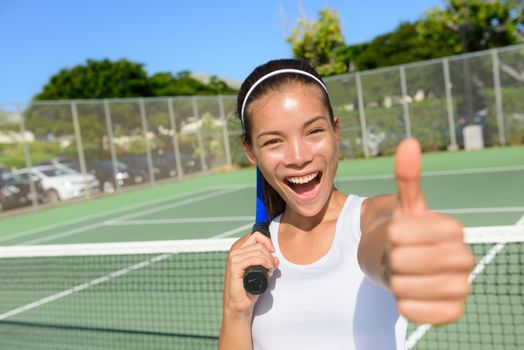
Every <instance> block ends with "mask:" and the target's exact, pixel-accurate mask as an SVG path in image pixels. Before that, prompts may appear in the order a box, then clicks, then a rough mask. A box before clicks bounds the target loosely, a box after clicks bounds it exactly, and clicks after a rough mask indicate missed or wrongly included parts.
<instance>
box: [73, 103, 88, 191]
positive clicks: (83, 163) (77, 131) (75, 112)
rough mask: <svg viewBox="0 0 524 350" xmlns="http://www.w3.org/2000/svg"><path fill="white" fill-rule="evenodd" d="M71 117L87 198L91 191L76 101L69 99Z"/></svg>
mask: <svg viewBox="0 0 524 350" xmlns="http://www.w3.org/2000/svg"><path fill="white" fill-rule="evenodd" d="M70 106H71V117H72V118H73V128H74V130H75V139H76V152H77V154H78V163H80V171H81V172H82V176H83V178H84V191H85V194H86V198H89V197H90V196H91V192H90V191H89V186H87V167H86V160H85V157H84V146H83V144H82V134H81V132H80V123H79V122H78V110H77V108H76V102H75V101H71V102H70Z"/></svg>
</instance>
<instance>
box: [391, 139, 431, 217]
mask: <svg viewBox="0 0 524 350" xmlns="http://www.w3.org/2000/svg"><path fill="white" fill-rule="evenodd" d="M421 158H422V157H421V150H420V144H419V142H418V141H417V140H416V139H414V138H408V139H405V140H404V141H402V142H401V143H400V145H399V146H398V148H397V155H396V158H395V178H396V181H397V191H398V197H399V201H400V209H401V211H402V213H404V214H419V213H421V212H424V211H426V209H427V206H426V201H425V200H424V195H423V194H422V191H421V190H420V172H421V168H422V166H421V163H422V160H421Z"/></svg>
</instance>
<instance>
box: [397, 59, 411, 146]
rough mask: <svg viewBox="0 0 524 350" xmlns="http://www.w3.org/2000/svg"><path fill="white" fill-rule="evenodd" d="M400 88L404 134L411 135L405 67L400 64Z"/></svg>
mask: <svg viewBox="0 0 524 350" xmlns="http://www.w3.org/2000/svg"><path fill="white" fill-rule="evenodd" d="M400 89H401V91H402V109H403V110H404V123H405V124H406V136H407V137H411V118H410V116H409V106H408V101H407V96H408V89H407V85H406V68H405V67H404V65H401V66H400Z"/></svg>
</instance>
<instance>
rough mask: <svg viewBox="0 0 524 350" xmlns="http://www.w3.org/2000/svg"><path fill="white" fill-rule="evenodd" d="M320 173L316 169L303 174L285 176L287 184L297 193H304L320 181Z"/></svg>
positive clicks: (312, 188)
mask: <svg viewBox="0 0 524 350" xmlns="http://www.w3.org/2000/svg"><path fill="white" fill-rule="evenodd" d="M321 178H322V173H321V172H320V171H317V172H315V173H311V174H308V175H305V176H292V177H291V176H290V177H287V178H286V183H287V185H288V186H289V187H290V188H291V189H292V190H293V191H294V192H295V193H298V194H306V193H308V192H310V191H312V190H314V189H315V186H317V185H318V184H319V183H320V179H321Z"/></svg>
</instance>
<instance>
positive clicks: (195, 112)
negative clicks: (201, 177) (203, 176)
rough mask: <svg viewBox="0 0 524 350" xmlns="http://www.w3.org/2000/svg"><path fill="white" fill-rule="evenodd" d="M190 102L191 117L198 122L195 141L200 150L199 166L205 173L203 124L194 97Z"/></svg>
mask: <svg viewBox="0 0 524 350" xmlns="http://www.w3.org/2000/svg"><path fill="white" fill-rule="evenodd" d="M191 102H192V103H193V115H194V116H195V117H196V118H197V120H199V121H200V122H201V123H200V127H199V128H198V130H197V141H198V147H199V150H200V165H201V167H202V171H203V172H207V164H206V150H205V148H204V140H203V139H202V126H203V125H204V123H203V122H202V119H201V118H200V114H199V113H198V106H197V101H196V97H194V96H193V97H192V98H191Z"/></svg>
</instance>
